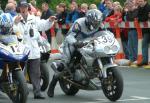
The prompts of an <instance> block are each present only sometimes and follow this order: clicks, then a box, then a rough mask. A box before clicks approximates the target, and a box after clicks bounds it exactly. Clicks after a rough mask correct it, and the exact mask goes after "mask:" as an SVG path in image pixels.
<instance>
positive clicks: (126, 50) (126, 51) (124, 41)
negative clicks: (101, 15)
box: [120, 2, 130, 63]
mask: <svg viewBox="0 0 150 103" xmlns="http://www.w3.org/2000/svg"><path fill="white" fill-rule="evenodd" d="M127 12H128V3H127V2H125V3H124V8H123V11H122V20H123V21H124V22H126V21H127V19H126V17H127ZM120 37H121V42H122V47H123V52H124V54H125V59H128V60H129V48H128V28H123V29H122V30H121V33H120ZM129 63H130V62H129Z"/></svg>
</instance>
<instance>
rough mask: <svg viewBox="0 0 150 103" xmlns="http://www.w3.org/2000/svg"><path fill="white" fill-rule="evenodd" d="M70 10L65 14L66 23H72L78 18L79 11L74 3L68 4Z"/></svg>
mask: <svg viewBox="0 0 150 103" xmlns="http://www.w3.org/2000/svg"><path fill="white" fill-rule="evenodd" d="M69 7H70V12H69V13H68V14H67V18H66V24H69V23H74V22H75V20H77V19H78V18H79V12H78V10H77V8H76V5H74V4H70V6H69Z"/></svg>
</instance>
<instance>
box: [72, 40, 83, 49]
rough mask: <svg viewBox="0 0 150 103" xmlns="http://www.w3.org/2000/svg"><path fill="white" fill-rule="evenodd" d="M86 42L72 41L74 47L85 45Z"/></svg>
mask: <svg viewBox="0 0 150 103" xmlns="http://www.w3.org/2000/svg"><path fill="white" fill-rule="evenodd" d="M85 45H86V44H85V43H83V42H81V41H80V42H79V41H77V42H76V43H74V46H75V47H76V48H82V47H83V46H85Z"/></svg>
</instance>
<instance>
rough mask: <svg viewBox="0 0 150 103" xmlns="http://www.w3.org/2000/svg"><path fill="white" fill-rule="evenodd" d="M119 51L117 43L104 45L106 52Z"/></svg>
mask: <svg viewBox="0 0 150 103" xmlns="http://www.w3.org/2000/svg"><path fill="white" fill-rule="evenodd" d="M118 51H119V48H118V47H117V46H116V45H113V46H105V47H104V52H105V54H112V53H117V52H118Z"/></svg>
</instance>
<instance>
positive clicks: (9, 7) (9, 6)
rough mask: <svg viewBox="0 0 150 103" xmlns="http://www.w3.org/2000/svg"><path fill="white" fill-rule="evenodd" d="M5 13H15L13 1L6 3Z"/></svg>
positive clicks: (14, 14) (13, 14)
mask: <svg viewBox="0 0 150 103" xmlns="http://www.w3.org/2000/svg"><path fill="white" fill-rule="evenodd" d="M5 12H6V13H10V14H11V16H12V17H14V16H16V15H17V12H16V6H15V5H14V4H13V3H8V4H7V5H6V8H5Z"/></svg>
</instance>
